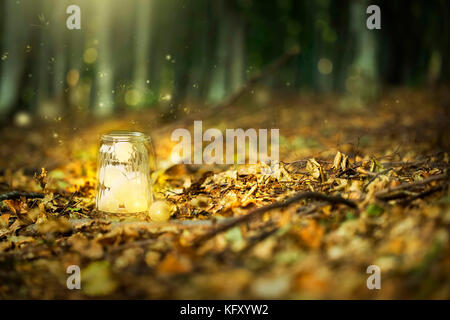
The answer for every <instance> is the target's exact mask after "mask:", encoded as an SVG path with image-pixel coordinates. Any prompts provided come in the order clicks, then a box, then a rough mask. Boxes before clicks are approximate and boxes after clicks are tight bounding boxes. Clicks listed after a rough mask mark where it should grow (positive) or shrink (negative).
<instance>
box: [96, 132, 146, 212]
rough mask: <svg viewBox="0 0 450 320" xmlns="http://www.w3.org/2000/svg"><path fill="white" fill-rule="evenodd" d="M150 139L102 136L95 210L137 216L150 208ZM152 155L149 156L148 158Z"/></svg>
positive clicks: (130, 134) (124, 134)
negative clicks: (136, 214)
mask: <svg viewBox="0 0 450 320" xmlns="http://www.w3.org/2000/svg"><path fill="white" fill-rule="evenodd" d="M150 151H151V148H149V139H148V137H146V136H145V135H144V134H142V133H138V132H112V133H109V134H107V135H104V136H102V144H101V147H100V151H99V166H98V172H97V178H98V186H97V201H96V204H97V209H98V210H100V211H103V212H109V213H138V212H145V211H148V209H149V207H150V205H151V202H152V201H151V199H152V195H151V184H150V176H149V173H150V166H149V152H150ZM150 156H152V155H150Z"/></svg>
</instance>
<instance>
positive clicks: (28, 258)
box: [0, 90, 450, 299]
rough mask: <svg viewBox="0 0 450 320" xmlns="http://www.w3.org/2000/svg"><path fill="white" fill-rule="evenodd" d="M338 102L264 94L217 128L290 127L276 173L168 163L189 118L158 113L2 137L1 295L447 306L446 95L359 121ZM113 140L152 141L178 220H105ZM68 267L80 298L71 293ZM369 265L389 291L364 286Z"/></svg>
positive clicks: (400, 95)
mask: <svg viewBox="0 0 450 320" xmlns="http://www.w3.org/2000/svg"><path fill="white" fill-rule="evenodd" d="M263 98H264V99H263ZM338 100H339V97H328V98H318V97H314V96H312V97H308V96H299V97H292V96H291V97H274V98H270V96H269V97H267V94H266V96H265V97H264V95H262V98H261V97H260V98H259V100H258V103H253V104H252V103H250V102H245V103H247V104H248V105H246V108H242V105H241V106H240V105H236V106H235V107H233V108H229V109H226V110H222V111H221V112H216V113H214V114H211V115H209V116H205V117H204V119H203V120H204V121H203V128H211V127H214V128H219V129H221V130H224V129H225V128H280V164H279V166H275V167H272V168H267V166H266V165H264V164H258V165H230V166H225V165H221V166H218V165H217V166H212V165H210V166H206V165H204V166H202V165H175V166H171V165H170V163H169V161H168V158H169V155H170V152H171V148H172V147H173V146H174V145H175V144H176V142H172V141H171V140H170V134H171V132H172V131H173V130H174V129H175V128H179V127H188V128H191V127H192V125H193V122H192V119H195V116H191V117H189V115H192V114H194V115H195V110H190V109H188V108H185V109H184V110H183V111H182V112H183V113H185V114H187V115H188V117H186V118H185V120H183V119H179V120H177V121H176V122H163V121H161V120H160V119H161V117H160V115H159V113H158V112H157V111H156V110H155V109H147V110H144V111H139V112H138V111H136V112H133V113H124V114H120V115H117V116H116V117H113V118H108V119H105V120H101V121H100V120H92V121H85V120H83V119H78V118H76V117H62V118H59V117H57V118H54V119H48V120H47V121H46V122H41V121H40V122H36V123H33V124H31V126H29V127H27V128H23V127H16V126H14V125H8V126H5V127H3V128H2V129H1V137H2V142H1V146H0V170H1V172H0V173H1V176H0V197H1V199H2V200H3V201H1V203H0V298H3V299H4V298H19V299H23V298H33V299H54V298H59V299H76V298H81V299H82V298H150V299H161V298H162V299H164V298H167V299H174V298H175V299H176V298H178V299H216V298H225V299H227V298H232V299H248V298H257V299H259V298H262V299H265V298H268V299H305V298H306V299H310V298H326V299H341V298H356V299H377V298H387V299H389V298H436V299H442V298H444V299H449V298H450V273H449V272H448V271H449V270H450V245H449V227H450V195H449V191H448V182H449V179H448V168H449V146H450V132H449V130H448V127H449V122H450V117H449V110H450V95H449V94H448V90H440V91H413V90H394V91H392V92H388V93H386V94H385V95H384V96H383V97H382V98H381V99H379V100H378V101H377V102H375V103H373V104H372V105H370V106H367V107H366V108H364V109H358V110H354V109H348V110H346V109H345V108H344V109H343V108H339V107H338V106H337V105H338ZM262 105H264V106H262ZM240 107H241V108H240ZM195 120H200V119H195ZM111 129H132V130H140V131H143V132H146V133H149V134H150V135H151V136H152V139H153V141H154V147H155V150H156V154H157V160H158V170H157V171H156V172H154V173H153V178H154V179H155V181H156V182H155V185H154V196H155V197H156V198H158V199H164V200H165V201H166V202H167V203H168V204H170V210H171V213H172V216H171V218H170V220H169V221H167V222H152V221H151V219H150V217H149V216H147V215H145V214H142V215H134V216H130V215H127V216H114V217H112V216H108V215H105V214H101V213H99V212H96V211H95V205H94V201H95V182H96V181H95V174H96V156H97V150H98V139H99V136H100V134H102V133H104V132H106V131H109V130H111ZM204 130H205V129H204ZM41 168H45V170H41ZM11 191H22V192H27V193H30V192H37V193H39V194H42V195H43V196H44V197H43V198H39V197H38V196H33V195H32V194H24V195H25V196H22V197H21V196H20V194H13V193H9V192H11ZM271 204H272V205H271ZM270 205H271V206H270ZM70 265H78V266H80V268H81V279H82V280H81V290H69V289H68V288H67V286H66V281H67V278H68V276H69V274H67V273H66V269H67V267H68V266H70ZM369 265H377V266H379V267H380V269H381V289H380V290H369V289H368V288H367V286H366V281H367V278H368V277H369V274H367V273H366V269H367V267H368V266H369Z"/></svg>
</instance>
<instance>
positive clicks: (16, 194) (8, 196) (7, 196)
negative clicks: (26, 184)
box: [0, 191, 44, 201]
mask: <svg viewBox="0 0 450 320" xmlns="http://www.w3.org/2000/svg"><path fill="white" fill-rule="evenodd" d="M21 197H25V198H38V199H42V198H44V194H42V193H37V192H22V191H11V192H5V193H2V194H0V201H3V200H14V199H20V198H21Z"/></svg>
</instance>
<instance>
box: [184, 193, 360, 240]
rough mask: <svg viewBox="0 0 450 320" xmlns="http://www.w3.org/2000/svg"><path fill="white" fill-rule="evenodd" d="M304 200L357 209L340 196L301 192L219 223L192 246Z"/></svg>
mask: <svg viewBox="0 0 450 320" xmlns="http://www.w3.org/2000/svg"><path fill="white" fill-rule="evenodd" d="M304 199H314V200H322V201H326V202H329V203H333V204H345V205H346V206H349V207H351V208H357V205H356V203H354V202H353V201H351V200H348V199H344V198H342V197H340V196H329V195H326V194H323V193H318V192H301V193H298V194H296V195H295V196H293V197H291V198H288V199H286V200H284V201H281V202H275V203H272V204H269V205H267V206H263V207H259V208H256V209H253V210H251V211H250V212H249V213H248V214H246V215H243V216H240V217H238V218H236V219H233V220H230V221H228V222H224V223H221V224H219V226H218V227H216V228H215V229H213V230H211V231H210V232H207V233H206V234H204V235H202V236H200V237H199V238H197V240H195V241H194V243H193V245H194V246H198V245H199V244H201V243H203V242H204V241H206V240H209V239H211V238H213V237H215V236H216V235H218V234H219V233H222V232H224V231H227V230H228V229H231V228H233V227H234V226H236V225H238V224H241V223H244V222H247V221H249V220H251V219H253V218H255V217H257V216H259V215H262V214H263V213H265V212H267V211H270V210H273V209H279V208H286V207H288V206H289V205H291V204H293V203H294V202H297V201H300V200H304Z"/></svg>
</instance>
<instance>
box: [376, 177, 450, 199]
mask: <svg viewBox="0 0 450 320" xmlns="http://www.w3.org/2000/svg"><path fill="white" fill-rule="evenodd" d="M448 178H449V175H448V174H447V173H443V174H438V175H435V176H431V177H428V178H426V179H423V180H421V181H415V182H412V183H402V184H401V185H398V186H395V187H392V188H387V189H385V190H382V191H380V192H378V193H377V194H376V195H375V197H376V198H377V199H380V200H384V199H386V198H391V197H390V195H391V193H392V192H394V191H403V190H406V189H410V188H413V187H418V186H423V185H426V184H428V183H430V182H433V181H439V180H445V179H448Z"/></svg>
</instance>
